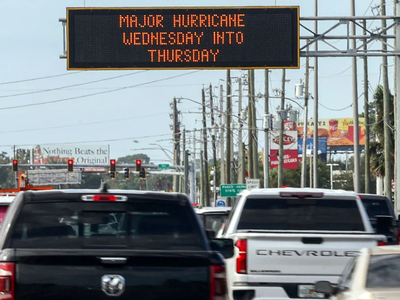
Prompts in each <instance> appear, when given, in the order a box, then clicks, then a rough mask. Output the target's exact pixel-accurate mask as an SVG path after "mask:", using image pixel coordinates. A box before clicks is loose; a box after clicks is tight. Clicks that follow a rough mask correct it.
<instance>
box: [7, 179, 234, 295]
mask: <svg viewBox="0 0 400 300" xmlns="http://www.w3.org/2000/svg"><path fill="white" fill-rule="evenodd" d="M0 235H1V236H0V295H1V297H0V298H1V299H10V300H22V299H23V300H31V299H32V300H34V299H41V300H54V299H58V300H67V299H68V300H69V299H71V298H72V299H74V300H87V299H96V300H106V299H116V297H118V298H117V299H121V300H128V299H141V300H148V299H198V300H200V299H207V300H209V299H212V300H220V299H225V297H226V293H227V292H226V278H225V266H224V257H223V256H222V255H221V254H224V255H225V257H229V256H232V255H233V243H232V240H218V241H217V240H212V239H208V237H207V235H206V231H205V230H204V229H203V227H202V225H201V224H200V222H199V220H198V218H197V217H196V215H195V213H194V210H193V208H192V205H191V203H190V201H189V199H188V198H187V196H186V195H183V194H178V193H161V192H158V193H157V192H148V191H126V190H107V188H106V187H105V186H103V187H102V188H101V189H100V190H50V191H25V192H20V193H18V195H17V196H16V198H15V200H14V201H13V203H12V204H11V206H10V207H9V210H8V212H7V215H6V218H5V220H4V223H3V227H2V229H1V234H0ZM215 250H218V251H219V252H218V251H215Z"/></svg>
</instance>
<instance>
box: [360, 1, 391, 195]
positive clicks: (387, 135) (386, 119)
mask: <svg viewBox="0 0 400 300" xmlns="http://www.w3.org/2000/svg"><path fill="white" fill-rule="evenodd" d="M353 1H354V0H353ZM385 15H386V1H385V0H381V16H385ZM385 28H386V20H384V19H382V29H385ZM386 51H387V45H386V39H385V38H383V40H382V52H383V53H385V52H386ZM382 79H383V126H384V142H383V144H384V146H385V147H384V153H385V189H384V190H385V195H386V196H387V197H389V199H392V182H391V181H392V180H391V179H392V162H391V159H390V158H391V154H390V143H391V132H390V130H391V128H390V92H389V79H388V63H387V57H386V56H383V57H382ZM356 128H358V127H356V124H354V132H356ZM357 132H358V130H357ZM354 142H355V135H354ZM354 151H355V149H354ZM354 154H355V153H354ZM354 163H355V162H354Z"/></svg>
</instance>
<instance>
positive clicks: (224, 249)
mask: <svg viewBox="0 0 400 300" xmlns="http://www.w3.org/2000/svg"><path fill="white" fill-rule="evenodd" d="M210 246H211V249H212V250H214V251H218V252H219V253H221V254H222V256H223V257H224V258H231V257H232V256H233V254H234V247H233V240H232V239H215V238H212V239H210Z"/></svg>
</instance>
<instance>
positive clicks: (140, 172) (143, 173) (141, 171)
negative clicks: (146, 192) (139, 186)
mask: <svg viewBox="0 0 400 300" xmlns="http://www.w3.org/2000/svg"><path fill="white" fill-rule="evenodd" d="M139 178H142V179H145V178H146V169H145V168H143V169H141V170H140V171H139Z"/></svg>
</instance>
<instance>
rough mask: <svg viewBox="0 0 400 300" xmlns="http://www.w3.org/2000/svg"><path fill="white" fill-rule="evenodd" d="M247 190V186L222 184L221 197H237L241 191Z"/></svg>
mask: <svg viewBox="0 0 400 300" xmlns="http://www.w3.org/2000/svg"><path fill="white" fill-rule="evenodd" d="M245 189H246V185H245V184H221V185H220V191H221V197H236V196H237V195H238V194H239V193H240V192H241V191H243V190H245Z"/></svg>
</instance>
